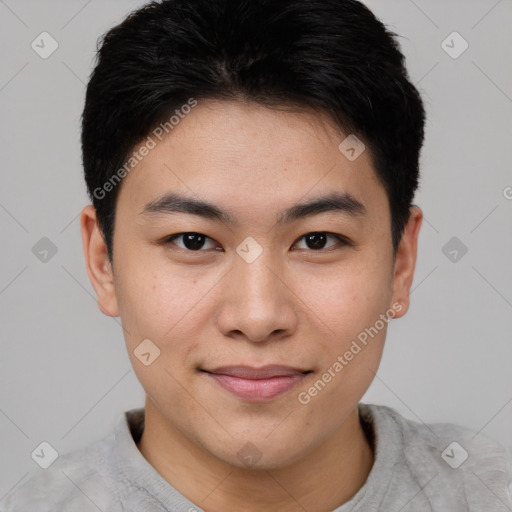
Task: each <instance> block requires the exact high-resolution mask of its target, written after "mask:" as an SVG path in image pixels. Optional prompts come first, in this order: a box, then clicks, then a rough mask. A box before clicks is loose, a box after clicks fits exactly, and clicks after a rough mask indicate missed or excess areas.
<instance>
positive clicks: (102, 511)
mask: <svg viewBox="0 0 512 512" xmlns="http://www.w3.org/2000/svg"><path fill="white" fill-rule="evenodd" d="M61 472H62V474H63V475H64V476H65V477H66V478H67V479H68V480H69V481H70V482H71V483H72V484H73V485H74V486H75V487H76V488H77V489H78V490H79V491H80V492H81V493H82V494H83V495H84V496H85V497H86V498H87V499H88V500H89V501H90V502H91V503H92V504H93V505H94V506H95V507H96V508H97V509H98V510H100V511H101V512H105V511H104V510H103V509H101V508H100V507H98V505H97V504H96V503H94V501H93V500H92V499H91V497H90V496H89V495H88V494H87V493H86V492H84V491H83V489H81V488H80V486H79V485H77V484H76V483H75V482H73V480H71V478H69V476H68V475H66V473H64V471H62V469H61Z"/></svg>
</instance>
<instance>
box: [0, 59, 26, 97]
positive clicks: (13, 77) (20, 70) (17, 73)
mask: <svg viewBox="0 0 512 512" xmlns="http://www.w3.org/2000/svg"><path fill="white" fill-rule="evenodd" d="M27 66H28V62H25V64H23V66H22V67H21V68H20V69H19V70H18V71H17V72H16V73H15V74H14V75H13V76H12V77H11V78H10V79H9V80H8V81H7V82H6V83H5V84H4V85H2V87H0V92H1V91H3V90H4V89H5V88H6V87H7V86H8V85H9V84H10V83H11V82H12V81H13V80H14V79H15V78H16V77H17V76H18V75H19V74H20V73H21V72H22V71H23V70H24V69H25V68H26V67H27Z"/></svg>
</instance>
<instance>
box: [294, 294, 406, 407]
mask: <svg viewBox="0 0 512 512" xmlns="http://www.w3.org/2000/svg"><path fill="white" fill-rule="evenodd" d="M402 309H403V306H402V304H400V303H399V302H395V303H394V304H393V305H392V306H391V308H389V309H388V310H387V311H386V313H385V314H381V315H380V317H379V319H378V320H377V321H376V322H375V323H374V324H373V325H372V326H371V327H367V328H365V329H364V331H361V332H360V333H359V334H358V335H357V340H353V341H352V344H351V345H350V348H349V349H348V350H346V351H345V353H344V354H343V355H339V356H338V357H337V358H336V361H335V362H334V363H333V364H332V365H331V366H330V367H329V368H327V370H326V371H325V372H324V373H323V374H322V375H321V377H320V378H319V379H317V380H316V381H315V383H314V384H313V385H312V386H310V387H309V388H308V389H307V390H306V391H301V392H300V393H299V394H298V396H297V398H298V400H299V403H301V404H302V405H307V404H309V402H311V399H312V398H314V397H315V396H317V395H318V393H320V391H322V390H323V389H324V388H325V387H326V386H327V384H329V382H331V381H332V379H334V378H335V377H336V375H338V374H339V373H340V372H341V371H342V370H343V368H345V366H347V365H348V364H349V363H350V361H352V359H354V356H356V355H357V354H359V353H360V352H361V351H362V349H363V348H364V347H366V346H367V345H368V342H369V341H370V340H369V339H368V337H370V338H371V339H373V338H374V337H375V336H377V334H378V333H379V332H380V331H382V329H384V327H385V326H386V324H388V323H389V321H390V319H391V318H394V317H395V315H396V313H400V311H402ZM358 341H359V343H358ZM361 345H362V346H361Z"/></svg>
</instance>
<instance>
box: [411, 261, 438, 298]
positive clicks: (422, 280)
mask: <svg viewBox="0 0 512 512" xmlns="http://www.w3.org/2000/svg"><path fill="white" fill-rule="evenodd" d="M438 267H439V265H436V266H435V267H434V268H433V269H432V270H431V271H430V272H429V273H428V274H427V275H426V276H425V277H424V278H423V279H422V280H421V281H420V282H419V283H418V284H417V285H416V286H415V287H414V288H413V289H412V290H411V291H410V292H409V295H412V292H413V291H414V290H416V288H418V286H419V285H420V284H421V283H423V281H425V280H426V279H427V278H428V277H429V276H430V275H431V274H432V273H433V272H434V270H436V269H437V268H438Z"/></svg>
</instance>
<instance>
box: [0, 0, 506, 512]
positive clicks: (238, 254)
mask: <svg viewBox="0 0 512 512" xmlns="http://www.w3.org/2000/svg"><path fill="white" fill-rule="evenodd" d="M393 36H394V34H392V33H391V32H389V31H388V30H387V29H386V28H385V27H384V26H383V24H382V23H381V22H379V21H378V20H377V19H376V18H375V17H374V15H373V14H372V13H371V12H370V11H369V10H368V9H367V8H366V7H364V6H363V5H362V4H361V3H359V2H356V1H354V0H320V1H317V2H309V1H306V0H271V1H270V0H262V1H254V0H253V1H250V2H249V1H231V0H213V1H212V0H208V1H206V0H192V1H191V0H187V1H185V0H167V1H162V2H154V3H151V4H148V5H146V6H145V7H142V8H141V9H139V10H137V11H135V12H134V13H132V14H131V15H130V16H129V17H128V18H127V19H126V20H125V21H123V22H122V23H121V24H120V25H118V26H117V27H114V28H113V29H111V30H110V31H109V32H108V33H107V34H106V35H105V37H104V38H103V41H102V44H101V48H100V49H99V53H98V57H99V58H98V62H97V64H96V67H95V69H94V72H93V74H92V76H91V78H90V81H89V84H88V87H87V96H86V104H85V109H84V113H83V125H82V149H83V164H84V170H85V178H86V182H87V186H88V190H89V193H90V196H91V199H92V203H93V204H92V205H89V206H87V207H86V208H84V210H83V211H82V214H81V229H82V237H83V243H84V253H85V258H86V265H87V271H88V274H89V277H90V279H91V282H92V285H93V286H94V289H95V291H96V294H97V297H98V305H99V308H100V310H101V311H102V312H103V313H104V314H106V315H109V316H120V318H121V321H122V325H123V330H124V335H125V340H126V344H127V349H128V353H129V355H130V358H131V361H132V364H133V368H134V371H135V372H136V374H137V377H138V379H139V380H140V382H141V384H142V386H143V388H144V390H145V392H146V403H145V407H144V408H143V409H142V408H141V409H135V410H132V411H127V412H126V414H125V415H123V416H122V417H121V418H120V419H119V421H118V424H117V426H116V430H115V432H114V433H113V434H112V436H110V437H109V438H107V439H105V440H102V441H99V442H97V443H96V444H94V445H93V446H91V447H88V449H87V450H82V451H80V452H76V453H71V454H67V455H64V456H62V457H60V458H59V459H58V460H57V461H56V462H55V463H54V464H53V465H52V467H51V468H50V469H48V470H46V472H42V473H41V474H40V475H38V476H37V477H36V478H35V479H33V480H32V481H31V482H29V483H28V484H25V486H23V487H20V488H19V489H18V490H17V491H16V492H15V493H13V494H12V495H11V496H10V497H9V498H8V499H7V504H6V505H5V508H4V509H2V510H8V511H14V510H16V511H17V510H31V511H35V510H41V511H42V510H52V511H59V510H62V511H75V510H76V511H78V510H80V511H83V510H89V509H90V510H103V511H121V510H134V511H153V510H155V511H157V510H158V511H164V510H180V511H181V510H183V511H185V510H189V511H193V510H197V511H200V510H204V511H208V512H221V511H222V512H235V511H237V512H238V511H240V510H243V511H245V512H253V511H278V510H279V511H290V512H291V511H299V510H300V511H311V512H326V511H332V510H335V511H336V512H346V511H352V510H354V511H355V510H361V511H397V512H398V511H399V510H401V511H404V512H405V511H415V512H418V511H427V510H428V511H430V510H435V511H448V510H449V511H468V510H471V511H477V510H479V511H480V510H493V511H501V510H503V511H505V510H511V507H512V500H511V497H510V482H511V469H510V460H509V458H508V456H507V453H506V451H505V450H504V449H503V448H502V447H500V446H499V445H497V444H496V443H494V442H492V441H491V440H489V439H486V438H485V437H483V436H481V435H479V436H475V435H474V433H473V432H471V431H469V430H467V429H464V428H462V427H458V426H455V425H449V424H437V425H422V424H418V423H415V422H412V421H409V420H406V419H405V418H403V417H402V416H400V415H399V414H398V413H397V412H396V411H394V410H392V409H390V408H388V407H385V406H376V405H368V404H362V403H360V400H361V397H362V396H363V395H364V393H365V391H366V390H367V389H368V387H369V385H370V384H371V382H372V380H373V378H374V376H375V373H376V372H377V369H378V366H379V362H380V359H381V355H382V351H383V347H384V341H385V337H386V329H387V325H388V323H389V322H390V321H392V320H393V319H396V318H399V317H401V316H403V315H404V314H405V313H406V312H407V309H408V307H409V292H410V287H411V284H412V281H413V275H414V267H415V263H416V253H417V240H418V233H419V230H420V227H421V222H422V212H421V210H420V209H419V208H418V207H417V206H415V205H413V204H412V200H413V198H414V193H415V190H416V188H417V184H418V178H419V169H418V161H419V154H420V150H421V147H422V143H423V137H424V122H425V112H424V108H423V104H422V100H421V98H420V96H419V94H418V92H417V90H416V89H415V88H414V86H413V85H412V84H411V83H410V81H409V80H408V76H407V72H406V70H405V67H404V58H403V55H402V54H401V53H400V50H399V47H398V45H397V43H396V42H395V40H394V37H393Z"/></svg>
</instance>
